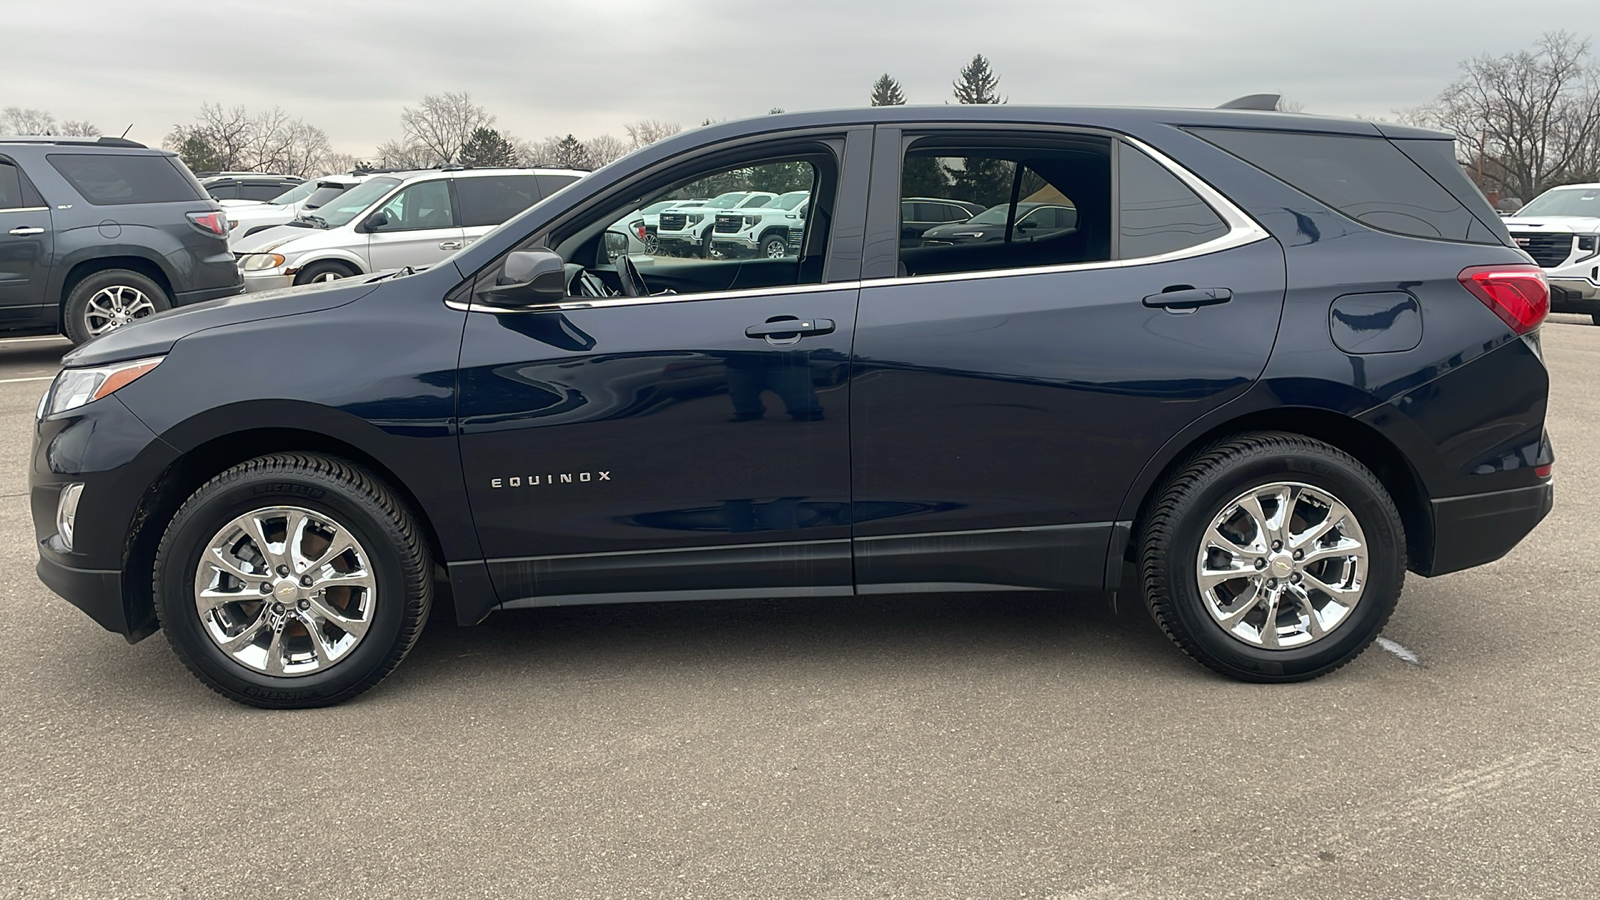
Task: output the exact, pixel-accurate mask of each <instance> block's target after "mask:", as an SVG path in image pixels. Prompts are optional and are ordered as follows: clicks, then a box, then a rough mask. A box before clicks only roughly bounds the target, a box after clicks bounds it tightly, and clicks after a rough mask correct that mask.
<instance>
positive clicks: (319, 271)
mask: <svg viewBox="0 0 1600 900" xmlns="http://www.w3.org/2000/svg"><path fill="white" fill-rule="evenodd" d="M353 274H355V273H354V272H351V271H350V269H349V268H348V267H346V266H344V265H341V264H340V263H336V262H319V263H312V264H311V265H309V266H306V267H305V268H304V269H302V270H301V271H300V274H299V275H296V276H295V278H294V283H295V284H297V285H300V284H320V283H321V282H324V281H338V280H339V279H341V278H349V277H350V276H351V275H353Z"/></svg>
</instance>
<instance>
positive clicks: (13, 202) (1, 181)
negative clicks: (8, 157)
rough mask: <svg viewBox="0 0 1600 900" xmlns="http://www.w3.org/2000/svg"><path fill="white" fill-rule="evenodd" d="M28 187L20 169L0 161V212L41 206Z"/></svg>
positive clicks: (41, 203) (40, 202)
mask: <svg viewBox="0 0 1600 900" xmlns="http://www.w3.org/2000/svg"><path fill="white" fill-rule="evenodd" d="M30 187H31V186H30V185H29V184H28V183H27V181H26V180H25V179H24V178H23V177H22V171H21V170H20V169H18V168H17V167H16V166H15V165H13V164H11V163H8V162H5V161H4V160H0V210H6V209H28V208H30V207H35V206H43V205H44V203H43V202H42V201H40V200H39V199H38V197H37V196H36V195H35V194H34V193H33V191H32V190H30Z"/></svg>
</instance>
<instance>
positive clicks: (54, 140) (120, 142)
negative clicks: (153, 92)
mask: <svg viewBox="0 0 1600 900" xmlns="http://www.w3.org/2000/svg"><path fill="white" fill-rule="evenodd" d="M0 141H4V142H7V143H13V144H61V145H63V146H65V145H69V144H70V145H78V146H82V145H85V144H99V145H100V146H102V147H132V148H134V149H137V150H148V149H150V148H149V147H146V146H145V145H144V144H141V143H139V142H138V141H130V140H128V139H127V138H116V137H78V136H75V135H67V134H11V135H3V136H0Z"/></svg>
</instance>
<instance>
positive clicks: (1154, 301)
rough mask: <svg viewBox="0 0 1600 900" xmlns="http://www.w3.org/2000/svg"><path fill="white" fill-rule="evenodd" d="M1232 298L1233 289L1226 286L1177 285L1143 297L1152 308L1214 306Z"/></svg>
mask: <svg viewBox="0 0 1600 900" xmlns="http://www.w3.org/2000/svg"><path fill="white" fill-rule="evenodd" d="M1232 299H1233V291H1231V290H1229V289H1227V288H1193V287H1189V286H1188V285H1179V286H1176V287H1170V288H1167V289H1166V290H1164V291H1162V292H1161V293H1159V294H1151V295H1150V296H1148V297H1146V298H1144V305H1145V306H1148V307H1150V308H1152V309H1178V310H1187V309H1199V308H1200V307H1202V306H1216V305H1217V304H1218V303H1227V302H1228V301H1229V300H1232Z"/></svg>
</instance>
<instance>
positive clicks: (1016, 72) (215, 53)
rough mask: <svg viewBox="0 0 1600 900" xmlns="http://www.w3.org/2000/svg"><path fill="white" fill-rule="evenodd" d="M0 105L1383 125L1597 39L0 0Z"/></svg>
mask: <svg viewBox="0 0 1600 900" xmlns="http://www.w3.org/2000/svg"><path fill="white" fill-rule="evenodd" d="M3 8H4V12H5V15H4V17H3V18H4V27H5V38H4V42H3V47H0V106H22V107H34V108H41V109H46V110H48V111H50V112H51V113H53V114H54V115H55V116H56V117H57V118H58V119H63V120H65V119H87V120H89V121H91V122H94V123H95V124H96V125H98V126H100V128H101V129H102V130H104V131H106V132H107V133H111V134H116V133H119V132H121V131H122V129H123V128H125V127H127V126H128V125H129V124H130V123H132V125H133V130H132V132H131V133H130V134H129V136H130V137H132V138H135V139H137V140H141V141H144V142H146V143H150V144H158V143H160V141H161V139H162V137H163V136H165V135H166V134H167V132H169V131H170V130H171V128H172V126H173V125H174V124H176V123H179V122H188V121H189V120H191V119H192V118H193V117H194V115H195V112H196V110H197V109H198V108H199V106H200V104H201V103H204V102H220V103H223V104H225V105H233V104H244V105H245V106H247V107H249V108H250V109H251V110H252V111H255V110H258V109H262V108H266V107H270V106H273V105H278V106H282V107H283V108H284V109H285V110H287V111H288V112H289V113H290V114H291V115H292V116H298V117H302V118H304V119H305V120H306V121H307V122H310V123H311V124H313V125H316V126H318V127H320V128H322V129H323V130H325V131H326V132H327V133H328V135H329V137H330V138H331V139H332V141H333V144H334V148H335V149H336V150H340V151H343V152H347V153H353V154H356V155H357V156H365V155H368V154H370V153H371V152H372V149H373V148H374V147H375V146H376V145H377V144H378V143H379V142H381V141H383V140H386V139H388V138H391V137H398V136H399V132H400V122H399V117H400V110H401V107H403V106H405V105H406V104H407V103H413V102H415V101H416V100H417V99H418V98H420V97H422V96H423V95H424V94H428V93H437V92H442V91H467V92H470V93H471V95H472V97H473V99H474V100H476V101H478V102H479V103H481V104H483V105H484V106H486V107H488V109H489V111H490V112H492V113H493V114H495V115H496V116H497V117H498V119H499V121H498V123H497V124H498V125H499V127H501V128H502V129H504V130H506V131H509V132H511V133H512V134H515V135H517V136H518V137H522V138H529V139H537V138H542V137H546V136H548V135H552V134H565V133H568V132H571V133H575V134H577V135H578V136H579V137H580V138H588V137H592V136H594V135H596V134H602V133H607V132H609V133H615V134H618V135H621V133H622V126H623V124H624V123H625V122H630V121H635V120H638V119H641V118H660V119H666V120H671V121H677V122H681V123H682V124H683V125H685V126H690V125H698V124H699V123H700V122H702V121H703V120H705V119H707V118H711V119H728V118H739V117H744V116H751V115H759V114H762V113H765V112H766V111H767V110H768V109H769V108H771V107H774V106H777V107H783V108H785V109H789V110H799V109H821V108H833V107H844V106H861V105H865V104H866V102H867V97H868V93H869V88H870V85H871V83H872V81H873V79H875V78H876V77H877V76H878V75H879V74H881V73H883V72H885V71H887V72H889V73H891V74H893V75H894V76H895V77H896V78H898V79H900V81H901V83H902V84H903V85H904V86H905V90H906V94H907V95H908V97H909V99H910V100H911V102H913V103H942V102H944V101H946V100H948V99H950V81H951V79H953V78H954V77H955V74H956V71H957V69H959V68H960V67H961V66H962V65H963V64H964V63H966V62H967V60H969V59H970V58H971V57H972V54H974V53H983V54H985V55H987V56H988V57H989V58H990V60H992V62H993V64H994V68H995V71H996V72H997V73H998V74H999V75H1000V76H1001V79H1002V80H1001V92H1002V93H1004V94H1006V95H1008V96H1009V97H1010V99H1011V102H1013V103H1051V104H1112V105H1154V106H1215V105H1216V104H1218V103H1221V102H1223V101H1225V100H1228V99H1230V98H1232V97H1235V96H1238V95H1240V94H1247V93H1256V92H1261V91H1274V92H1279V93H1282V94H1284V95H1285V96H1287V97H1289V98H1291V99H1293V100H1296V101H1298V102H1300V103H1302V104H1304V106H1305V109H1306V111H1307V112H1313V113H1327V114H1336V115H1369V116H1389V115H1391V114H1392V111H1393V110H1395V109H1397V108H1402V107H1409V106H1415V105H1417V104H1420V103H1423V102H1425V101H1427V100H1429V99H1430V98H1431V97H1433V96H1434V95H1435V94H1437V93H1438V92H1439V90H1440V88H1442V87H1443V86H1444V85H1445V84H1446V83H1448V82H1449V81H1450V80H1451V79H1452V78H1453V77H1455V75H1456V72H1457V64H1458V63H1459V62H1460V61H1461V60H1462V59H1464V58H1466V57H1469V56H1472V55H1475V54H1478V53H1483V52H1490V53H1496V54H1498V53H1502V52H1506V51H1510V50H1515V49H1519V48H1522V47H1526V46H1529V45H1531V44H1532V43H1533V41H1535V40H1536V39H1537V38H1538V36H1539V34H1540V33H1541V32H1544V31H1550V30H1555V29H1561V28H1566V29H1568V30H1571V31H1574V32H1576V33H1578V34H1579V35H1580V36H1584V37H1596V36H1600V0H1540V2H1538V3H1512V2H1507V0H1450V2H1435V0H1320V2H1305V0H1278V2H1246V0H1209V2H1208V0H1096V2H1084V0H1032V2H1025V0H744V2H736V0H716V2H706V0H499V2H490V0H317V2H305V0H274V2H257V0H204V2H202V0H35V2H22V0H4V2H3Z"/></svg>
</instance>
